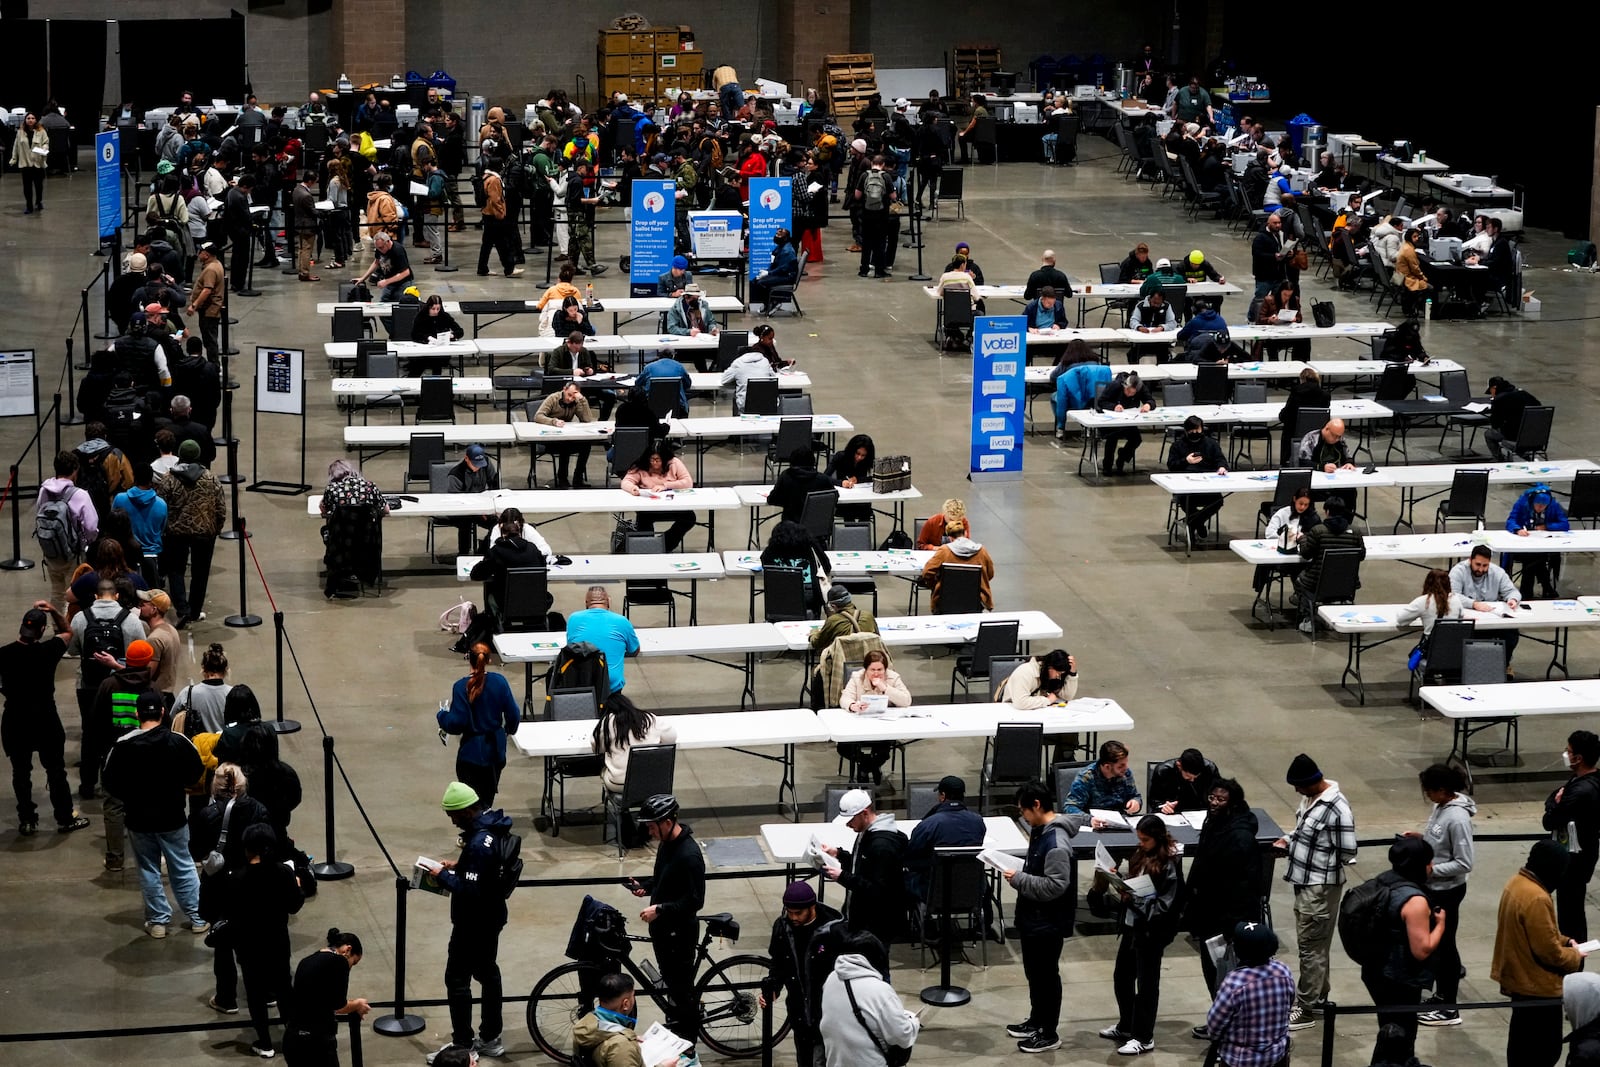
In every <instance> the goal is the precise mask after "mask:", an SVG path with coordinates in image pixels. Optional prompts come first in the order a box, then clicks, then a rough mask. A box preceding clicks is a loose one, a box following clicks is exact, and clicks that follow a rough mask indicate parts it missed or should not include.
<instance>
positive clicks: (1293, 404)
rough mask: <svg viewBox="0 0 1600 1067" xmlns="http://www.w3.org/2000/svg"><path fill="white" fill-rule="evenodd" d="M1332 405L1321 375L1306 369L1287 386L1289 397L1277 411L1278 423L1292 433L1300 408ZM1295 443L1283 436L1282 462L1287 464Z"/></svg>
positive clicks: (1313, 369) (1331, 396)
mask: <svg viewBox="0 0 1600 1067" xmlns="http://www.w3.org/2000/svg"><path fill="white" fill-rule="evenodd" d="M1332 403H1333V394H1332V393H1331V392H1330V391H1329V390H1328V388H1327V387H1326V386H1325V385H1323V384H1322V375H1320V374H1318V373H1317V369H1316V368H1315V367H1306V368H1305V369H1303V370H1302V371H1301V372H1300V377H1299V378H1298V379H1296V380H1295V381H1294V382H1293V383H1291V384H1290V386H1289V395H1288V397H1287V398H1286V399H1285V400H1284V402H1283V407H1282V408H1280V409H1279V411H1278V421H1279V422H1281V423H1283V425H1284V426H1285V427H1286V428H1287V429H1288V430H1289V431H1290V432H1293V428H1294V424H1295V420H1296V419H1297V418H1298V417H1299V414H1300V409H1301V408H1325V407H1328V406H1329V405H1331V404H1332ZM1294 444H1295V442H1294V440H1293V439H1292V438H1290V437H1289V436H1288V434H1285V435H1284V437H1283V457H1284V458H1283V462H1284V463H1287V462H1288V457H1289V449H1290V446H1291V445H1294Z"/></svg>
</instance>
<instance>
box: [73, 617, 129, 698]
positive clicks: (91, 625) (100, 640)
mask: <svg viewBox="0 0 1600 1067" xmlns="http://www.w3.org/2000/svg"><path fill="white" fill-rule="evenodd" d="M131 611H132V609H131V608H123V609H122V610H121V611H119V612H117V614H116V615H114V616H113V617H111V618H109V619H105V618H101V617H100V616H98V615H96V614H94V613H93V612H92V611H90V612H89V613H88V618H89V621H88V622H87V623H86V624H84V627H83V659H82V663H83V687H84V688H85V689H90V690H95V689H99V688H100V683H101V682H103V681H105V680H106V679H107V678H109V677H111V668H110V667H102V666H101V665H100V664H98V663H96V662H95V658H94V657H95V655H96V654H97V653H100V652H106V653H109V654H110V655H112V656H115V657H116V658H117V659H121V658H122V657H123V655H124V654H125V653H126V652H127V651H128V650H127V646H126V643H125V641H124V639H123V635H122V624H123V622H125V621H126V620H127V618H128V615H129V613H130V612H131Z"/></svg>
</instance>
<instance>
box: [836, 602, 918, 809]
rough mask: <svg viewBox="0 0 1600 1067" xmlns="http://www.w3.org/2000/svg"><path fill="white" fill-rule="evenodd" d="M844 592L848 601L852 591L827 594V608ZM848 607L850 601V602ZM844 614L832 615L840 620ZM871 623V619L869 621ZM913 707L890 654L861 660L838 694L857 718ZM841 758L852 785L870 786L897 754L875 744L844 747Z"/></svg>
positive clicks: (885, 745) (876, 653) (886, 743)
mask: <svg viewBox="0 0 1600 1067" xmlns="http://www.w3.org/2000/svg"><path fill="white" fill-rule="evenodd" d="M835 592H843V593H844V594H845V597H846V598H848V597H849V595H850V593H849V590H846V589H844V588H843V587H841V586H837V585H836V586H834V587H833V588H832V589H830V590H828V606H829V610H830V612H831V611H832V609H833V604H834V600H835V597H834V593H835ZM847 604H848V600H847ZM842 615H843V612H839V613H837V614H834V615H831V616H830V617H831V618H838V617H841V616H842ZM867 621H869V622H870V621H871V616H868V617H867ZM874 630H876V626H874ZM819 632H820V631H819ZM910 706H911V690H910V689H908V688H906V683H905V682H904V681H902V680H901V678H900V675H899V674H897V673H895V671H894V670H893V669H892V668H891V667H890V666H889V654H888V653H887V652H883V651H880V650H878V649H873V650H872V651H871V652H868V653H867V654H866V655H865V656H863V657H862V658H861V668H860V669H859V670H856V671H852V672H851V674H850V678H849V680H847V681H846V682H845V684H844V688H843V689H842V690H840V692H839V707H840V709H841V710H843V711H848V712H851V713H853V714H856V715H860V714H862V713H863V712H872V713H875V714H882V713H883V711H884V709H886V708H909V707H910ZM838 750H839V755H840V756H842V757H844V759H846V760H847V761H849V763H850V781H851V783H852V784H854V783H860V784H861V785H867V784H869V783H871V784H873V785H882V784H883V765H884V764H885V763H886V762H888V760H889V757H890V755H892V754H893V752H894V743H893V742H892V741H876V742H869V743H867V744H851V743H848V742H846V743H841V744H840V745H839V746H838Z"/></svg>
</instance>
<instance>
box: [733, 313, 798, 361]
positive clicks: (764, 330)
mask: <svg viewBox="0 0 1600 1067" xmlns="http://www.w3.org/2000/svg"><path fill="white" fill-rule="evenodd" d="M750 333H751V335H752V336H753V337H754V338H755V340H754V341H752V342H751V343H750V344H747V345H745V346H744V347H743V348H741V349H739V355H741V356H742V355H744V354H745V353H746V352H759V353H761V354H762V355H763V356H765V357H766V359H767V365H768V366H769V367H771V368H772V369H773V370H775V371H781V370H785V369H787V368H789V367H792V366H794V364H795V361H794V360H792V359H784V358H783V357H782V356H780V355H778V340H777V338H778V331H776V330H774V329H773V328H772V327H771V325H769V324H768V323H765V322H763V323H760V324H759V325H757V326H756V327H755V328H754V329H752V330H751V331H750Z"/></svg>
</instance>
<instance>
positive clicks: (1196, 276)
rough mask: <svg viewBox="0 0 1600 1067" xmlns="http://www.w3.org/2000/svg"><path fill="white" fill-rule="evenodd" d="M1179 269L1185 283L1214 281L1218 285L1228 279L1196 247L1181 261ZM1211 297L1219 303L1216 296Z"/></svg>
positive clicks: (1225, 282)
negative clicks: (1181, 264)
mask: <svg viewBox="0 0 1600 1067" xmlns="http://www.w3.org/2000/svg"><path fill="white" fill-rule="evenodd" d="M1181 270H1182V273H1183V280H1184V283H1185V284H1187V285H1200V284H1203V283H1205V282H1216V283H1217V284H1218V285H1225V284H1227V281H1228V279H1226V278H1224V277H1223V276H1222V275H1221V274H1220V273H1219V272H1218V271H1217V268H1215V267H1213V266H1212V265H1211V261H1210V260H1208V259H1206V254H1205V253H1204V252H1202V251H1200V249H1198V248H1196V249H1194V250H1192V251H1191V252H1190V253H1189V255H1188V258H1186V259H1185V260H1184V261H1183V266H1182V268H1181ZM1212 299H1213V300H1216V301H1217V303H1218V304H1220V303H1221V301H1220V300H1218V299H1217V298H1216V297H1213V298H1212Z"/></svg>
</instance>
